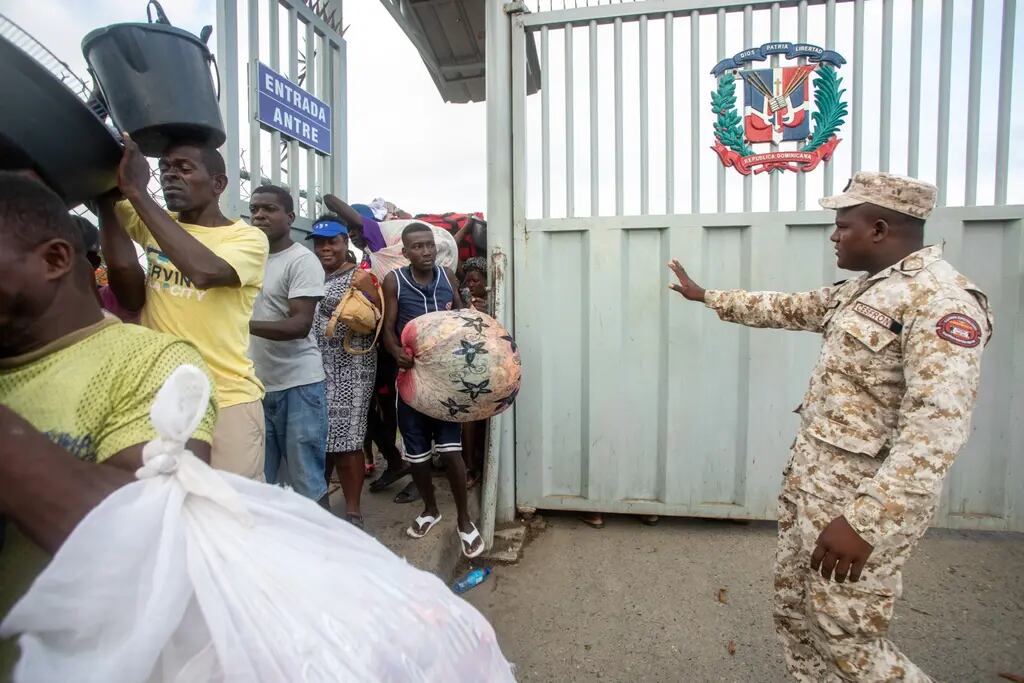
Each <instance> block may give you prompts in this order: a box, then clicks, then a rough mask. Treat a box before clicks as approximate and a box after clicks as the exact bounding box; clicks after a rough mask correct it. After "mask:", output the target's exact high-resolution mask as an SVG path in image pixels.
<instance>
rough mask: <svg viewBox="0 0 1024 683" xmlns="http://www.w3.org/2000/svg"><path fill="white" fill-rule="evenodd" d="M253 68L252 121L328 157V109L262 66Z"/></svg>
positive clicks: (260, 64) (329, 143)
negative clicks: (256, 98) (254, 106)
mask: <svg viewBox="0 0 1024 683" xmlns="http://www.w3.org/2000/svg"><path fill="white" fill-rule="evenodd" d="M256 66H257V68H256V91H257V93H258V95H259V107H258V108H257V114H256V118H258V119H259V121H260V122H261V123H262V124H264V125H266V126H268V127H270V128H273V129H274V130H277V131H280V132H282V133H284V134H285V135H287V136H288V137H290V138H293V139H295V140H296V141H298V143H299V144H301V145H305V146H306V147H312V148H313V149H315V150H316V151H318V152H321V153H323V154H330V153H331V108H330V107H329V106H327V104H325V103H324V102H323V101H321V100H318V99H317V98H315V97H313V96H312V95H310V94H309V93H308V92H306V91H305V90H303V89H302V88H300V87H299V86H297V85H295V84H294V83H292V82H291V81H290V80H288V79H287V78H285V77H284V76H282V75H281V74H279V73H277V72H276V71H274V70H273V69H271V68H270V67H269V66H267V65H266V64H264V63H263V62H257V65H256Z"/></svg>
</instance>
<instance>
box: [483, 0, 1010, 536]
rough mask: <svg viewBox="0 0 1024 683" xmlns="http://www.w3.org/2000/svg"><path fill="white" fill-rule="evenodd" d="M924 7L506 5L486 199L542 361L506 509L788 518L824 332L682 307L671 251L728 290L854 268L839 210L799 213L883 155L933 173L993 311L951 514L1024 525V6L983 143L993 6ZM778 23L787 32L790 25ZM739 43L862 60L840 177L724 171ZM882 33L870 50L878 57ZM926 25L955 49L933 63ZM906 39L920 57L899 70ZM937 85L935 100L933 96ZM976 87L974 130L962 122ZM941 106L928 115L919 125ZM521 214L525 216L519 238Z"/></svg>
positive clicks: (524, 396) (504, 436)
mask: <svg viewBox="0 0 1024 683" xmlns="http://www.w3.org/2000/svg"><path fill="white" fill-rule="evenodd" d="M496 4H500V3H496ZM580 4H588V3H586V2H582V3H580ZM589 4H595V3H589ZM924 4H925V3H923V2H921V1H920V0H905V1H904V2H901V1H900V0H876V1H872V0H852V1H851V2H842V1H840V2H836V1H835V0H827V1H822V2H813V1H812V2H808V1H807V0H803V1H801V2H764V1H755V2H741V1H738V0H717V1H715V2H713V1H711V0H649V1H647V2H631V3H630V2H626V3H622V4H616V5H598V6H589V7H580V8H574V9H563V10H554V11H542V12H538V13H535V14H530V13H525V12H523V9H524V6H523V4H522V3H507V4H506V5H505V7H504V8H503V9H504V10H505V11H508V12H509V14H508V15H507V16H504V15H503V14H502V11H501V10H497V9H493V8H492V9H491V10H490V13H489V16H488V79H489V84H488V93H487V99H488V137H489V147H488V152H489V155H488V174H489V183H488V189H489V206H488V212H489V218H490V222H491V226H492V231H493V232H495V234H494V236H493V237H492V240H493V241H494V243H495V251H496V252H497V258H499V259H502V258H504V255H505V254H507V253H508V252H509V251H511V254H512V258H511V262H512V264H513V268H512V273H511V274H509V273H504V272H503V273H501V274H500V275H498V276H497V278H496V282H495V284H496V287H497V289H498V292H497V299H498V308H499V317H503V318H504V320H505V321H506V322H507V323H508V324H513V325H514V329H515V334H516V337H517V341H518V343H519V346H520V349H521V352H522V355H523V368H524V383H523V389H522V393H521V394H520V397H519V400H518V402H517V405H516V409H515V415H514V427H513V425H512V424H510V423H512V421H513V420H512V419H511V418H509V417H505V419H504V421H499V423H498V424H497V425H496V427H495V429H494V432H495V437H494V438H492V455H494V456H495V457H494V460H495V462H498V463H499V464H500V473H499V475H498V477H497V480H498V481H497V493H496V497H497V501H498V518H499V520H501V519H507V518H509V517H510V515H511V511H512V500H513V498H514V502H515V503H516V504H518V505H526V506H532V507H537V508H548V509H568V510H596V511H605V512H628V513H650V514H666V515H694V516H706V517H735V518H754V519H771V518H774V516H775V500H776V497H777V493H778V488H779V483H780V474H781V470H782V467H783V465H784V463H785V460H786V457H787V454H788V448H789V445H790V442H791V441H792V438H793V436H794V434H795V431H796V428H797V418H796V416H795V415H793V414H792V412H791V411H792V409H793V407H794V406H795V405H796V404H797V403H798V402H799V400H800V397H801V395H802V393H803V390H804V388H805V385H806V381H807V378H808V376H809V372H810V369H811V367H812V365H813V362H814V359H815V357H816V352H817V349H818V347H819V344H820V338H819V337H817V336H816V335H807V334H799V333H792V332H782V331H763V330H750V329H747V328H742V327H739V326H735V325H728V324H726V323H722V322H720V321H718V319H717V317H716V316H715V315H714V314H713V313H712V312H710V311H708V310H705V309H702V308H701V307H699V306H696V305H693V304H689V305H685V304H684V303H682V302H679V301H675V299H674V298H673V297H675V296H676V295H674V294H672V293H671V292H669V291H668V290H667V288H666V287H665V285H666V283H667V278H668V275H669V274H668V271H667V269H666V268H665V264H666V262H667V261H668V260H669V259H670V258H672V257H679V258H680V259H681V260H682V261H683V262H684V263H685V264H686V265H687V268H688V270H689V271H690V272H691V273H692V274H693V276H694V277H695V278H696V279H697V280H698V282H701V283H702V284H703V285H705V286H708V287H714V288H732V287H742V288H749V289H766V290H771V289H774V290H791V291H795V290H806V289H810V288H812V287H818V286H820V285H821V283H823V282H825V283H827V282H831V281H834V280H838V279H841V277H848V275H847V276H843V275H840V274H839V272H838V271H836V269H835V265H834V257H833V255H832V253H831V247H830V245H829V243H828V241H827V238H828V234H829V232H830V230H831V227H832V226H831V222H832V218H833V214H832V212H826V211H820V210H807V208H806V207H807V206H808V205H809V204H810V205H816V199H817V197H818V196H821V195H823V194H831V193H833V192H834V191H835V190H837V189H839V188H841V187H842V184H843V183H845V179H846V178H847V177H848V175H850V174H851V172H852V171H854V170H858V169H860V168H865V169H871V168H877V169H882V170H891V171H892V172H897V173H907V174H912V175H917V176H918V177H923V178H926V179H931V180H933V181H936V180H937V181H938V182H937V184H939V186H940V188H943V194H942V199H941V203H942V204H943V207H942V208H940V209H939V210H937V211H936V212H935V214H934V216H933V217H932V219H931V220H930V221H929V223H928V235H927V238H928V241H929V242H936V241H940V240H943V241H945V243H946V257H947V258H948V259H949V260H950V261H951V262H952V263H953V264H955V265H956V266H957V267H958V268H960V269H961V270H962V271H964V272H965V273H967V274H968V275H969V276H970V277H972V278H973V279H974V280H975V281H977V282H978V283H979V284H980V285H981V286H982V287H983V288H984V289H985V290H986V291H987V292H988V294H989V295H990V299H991V302H992V305H993V307H994V311H995V316H996V335H995V337H994V339H993V341H992V343H991V344H990V345H989V348H988V349H987V351H986V357H985V363H984V373H983V379H982V388H981V396H980V398H979V401H978V405H977V409H976V412H975V418H974V427H973V435H972V437H971V440H970V442H969V443H968V445H967V446H966V448H965V449H964V451H963V452H962V453H961V455H960V457H959V459H958V462H957V463H956V465H955V467H954V468H953V470H952V472H951V474H950V476H949V478H948V480H947V484H946V487H945V491H944V494H943V501H942V507H941V509H940V513H939V517H938V519H937V522H936V523H937V524H938V525H941V526H947V527H954V528H978V529H1012V530H1018V531H1024V422H1022V421H1021V420H1020V419H1019V416H1020V415H1024V399H1022V397H1021V392H1020V389H1019V388H1018V387H1021V386H1024V315H1022V313H1024V297H1022V287H1021V282H1022V278H1024V241H1022V225H1024V206H1022V205H1021V204H1020V203H1019V202H1020V199H1019V198H1018V197H1017V196H1013V193H1014V192H1017V190H1016V189H1015V188H1016V185H1015V184H1013V183H1011V182H1010V180H1011V178H1013V177H1015V175H1016V177H1018V178H1019V176H1020V169H1015V168H1013V167H1011V165H1010V155H1009V139H1010V126H1011V120H1012V119H1011V101H1012V88H1011V84H1012V79H1013V62H1014V57H1015V55H1017V52H1016V51H1015V49H1014V38H1015V37H1014V25H1015V16H1016V15H1015V11H1016V3H1015V0H1004V2H1002V3H996V5H997V8H998V10H999V16H1001V18H1002V25H1001V30H1000V36H999V38H1000V40H999V42H998V43H994V44H996V45H998V50H996V51H995V52H994V54H995V55H996V58H997V59H998V67H997V68H996V73H997V78H998V79H999V85H998V88H996V89H994V90H993V92H997V95H996V96H995V97H992V98H990V99H994V100H996V107H995V110H996V115H995V116H994V117H993V118H994V119H995V124H996V125H995V144H994V145H992V144H991V141H989V142H988V145H987V147H986V146H985V144H984V143H986V138H982V136H981V130H980V129H981V126H980V121H981V114H982V99H981V92H982V84H983V83H984V82H985V80H984V79H985V78H989V77H991V76H990V74H989V73H988V72H986V71H983V67H984V64H985V63H986V59H988V60H991V58H992V57H991V55H987V56H985V55H983V49H982V41H983V40H984V38H986V37H988V38H990V40H989V42H990V43H993V41H992V40H991V37H990V36H988V35H986V34H984V33H983V27H984V24H985V22H984V21H983V20H984V18H985V16H986V6H985V3H984V1H983V0H975V1H974V2H970V1H969V0H968V2H966V3H965V2H959V3H954V2H953V0H944V2H943V3H942V7H941V9H942V12H941V18H939V17H938V15H931V14H930V15H928V21H925V20H924V19H925V15H924ZM929 7H930V8H932V9H937V8H938V3H934V4H929ZM988 11H990V12H991V11H993V7H992V3H991V2H990V4H989V10H988ZM956 12H961V13H964V12H967V14H968V15H969V19H970V21H971V31H970V41H969V42H968V43H966V45H965V44H963V40H961V39H959V38H958V41H957V42H956V43H954V41H953V26H954V23H955V20H956V16H957V15H956ZM894 14H895V16H896V18H897V19H899V18H900V17H904V18H906V20H907V22H908V24H909V35H910V41H909V43H906V41H896V42H895V44H894V36H893V26H894V24H893V21H894ZM878 19H880V20H881V26H880V27H879V26H878V25H877V24H875V25H874V28H880V29H881V30H880V31H875V30H873V27H872V24H873V22H875V21H877V20H878ZM782 25H790V26H795V34H794V35H792V36H790V35H780V27H781V26H782ZM879 34H880V36H881V41H880V42H879V41H877V40H876V38H875V37H876V36H878V35H879ZM741 35H742V43H741V44H740V45H741V47H740V48H739V49H743V48H745V47H749V46H750V45H753V44H755V43H759V42H761V41H759V40H756V38H757V37H758V36H759V35H763V36H764V38H766V39H770V40H779V39H782V40H793V41H807V40H809V41H810V42H812V43H817V44H819V45H823V46H825V47H826V48H828V49H835V48H836V46H837V45H838V46H839V47H840V48H842V49H843V50H844V52H845V54H846V56H847V58H848V59H849V62H850V63H849V64H848V65H847V66H846V67H844V69H843V72H842V73H841V76H842V77H843V78H844V87H846V88H847V89H848V90H849V92H848V95H847V97H849V99H850V103H851V117H850V120H849V122H848V123H847V126H846V127H845V128H844V129H843V137H844V138H845V140H844V142H843V145H845V148H843V147H841V148H840V149H844V151H843V152H842V154H837V156H836V158H834V159H833V161H832V162H831V164H829V165H828V166H827V167H826V168H825V170H824V171H822V170H821V169H819V170H818V171H816V172H814V173H811V174H807V175H806V176H804V175H801V176H799V177H794V176H792V175H786V176H782V174H776V173H773V174H770V177H767V178H766V177H763V176H760V177H753V178H751V177H746V178H739V177H734V176H733V175H732V174H733V171H731V170H728V171H727V169H724V168H721V167H718V166H717V159H716V158H715V155H714V154H713V153H712V152H711V151H710V150H709V149H708V147H709V146H710V142H711V141H710V137H711V135H710V133H711V131H710V122H709V119H710V113H705V110H706V109H708V108H709V105H708V102H707V93H708V92H709V91H710V90H711V89H712V87H713V80H712V78H711V77H710V76H708V75H707V74H708V72H709V71H710V69H711V67H712V66H713V65H714V63H715V62H716V61H717V60H718V59H719V58H721V57H724V56H726V55H731V54H733V53H734V52H737V51H738V49H734V47H735V45H736V44H737V41H739V40H740V36H741ZM866 35H867V36H871V41H872V43H876V42H877V43H878V45H874V44H871V50H872V51H871V52H866V48H865V36H866ZM654 36H657V37H658V39H657V43H658V48H657V50H653V51H652V49H651V48H650V47H649V46H650V45H651V44H652V43H653V42H654V41H653V37H654ZM531 39H535V40H538V42H539V44H540V53H541V79H542V87H541V93H540V95H539V96H537V98H535V100H536V99H538V98H539V100H540V101H539V103H537V102H536V101H535V100H534V101H532V102H531V101H530V100H528V98H527V96H526V74H527V71H526V69H527V66H526V53H527V49H526V47H527V41H528V40H531ZM930 41H934V46H935V48H936V50H935V51H936V52H937V53H938V60H937V63H935V64H931V63H930V64H928V66H927V68H926V67H925V66H924V65H923V63H922V54H923V52H924V50H925V48H926V47H929V46H931V45H932V42H930ZM609 47H610V49H608V48H609ZM506 50H507V52H505V51H506ZM687 50H688V52H687ZM875 52H879V53H880V56H878V55H875V54H874V53H875ZM894 52H895V53H897V54H903V55H906V56H908V57H909V58H908V59H904V60H902V61H894V59H893V55H894ZM960 52H964V58H963V59H962V60H961V59H959V57H960ZM652 54H654V55H655V57H658V56H660V57H661V59H660V60H658V59H651V56H652ZM559 55H564V58H563V61H562V63H561V64H560V65H558V68H553V62H552V60H553V59H554V58H555V57H557V56H559ZM983 57H984V58H983ZM872 59H875V60H876V61H875V62H874V64H875V66H874V67H872V66H871V64H872ZM961 62H962V63H961ZM879 65H880V66H879ZM634 69H635V70H634ZM872 71H873V72H874V74H875V78H874V79H873V80H871V81H868V82H866V80H865V75H866V74H867V75H871V73H872ZM687 74H688V81H689V82H688V84H687V86H688V87H687V88H684V89H681V88H680V87H679V83H680V81H682V80H686V79H687ZM960 75H963V76H964V78H963V79H959V78H954V76H957V77H959V76H960ZM662 79H663V80H662ZM961 80H962V81H963V82H961ZM652 84H653V85H652ZM933 89H936V90H937V92H939V94H940V98H939V100H940V101H939V102H938V107H937V110H935V111H933V110H932V109H931V108H929V107H927V106H925V107H922V102H923V97H922V96H923V95H924V96H927V95H928V94H929V93H930V92H932V90H933ZM958 89H963V91H964V92H963V95H965V96H966V104H965V107H966V110H967V116H966V135H962V134H961V133H959V132H958V133H957V134H956V135H951V133H950V116H951V113H950V102H951V101H963V98H960V99H958V95H957V92H958ZM659 90H660V91H661V92H660V93H659V92H657V91H659ZM563 91H564V92H563ZM601 93H604V94H605V96H604V99H602V98H601ZM656 95H657V96H656ZM559 98H560V99H561V101H560V102H559V101H558V100H559ZM951 98H952V99H951ZM655 101H656V106H652V102H655ZM553 104H554V107H553ZM553 108H554V109H555V116H554V117H553V116H552V109H553ZM631 116H632V118H631ZM879 117H880V118H879ZM680 119H683V120H686V121H687V125H685V126H677V125H676V124H677V121H678V120H680ZM923 120H928V121H931V122H934V123H935V126H934V128H933V129H930V130H928V129H925V127H924V126H923V125H922V126H921V127H918V126H917V123H918V121H923ZM580 121H582V122H583V125H584V126H585V127H586V126H587V124H589V128H588V129H589V134H584V132H583V131H582V130H581V128H580V127H579V122H580ZM873 121H880V122H881V123H880V124H879V125H874V123H873ZM704 123H707V125H704ZM960 130H961V129H960V128H958V129H957V131H960ZM606 133H607V134H606ZM654 138H656V140H655V139H654ZM611 141H614V142H613V143H612V142H611ZM961 143H963V145H961V146H960V147H959V148H958V147H957V145H960V144H961ZM979 149H982V150H983V152H982V153H979ZM659 150H661V151H659ZM984 150H988V151H989V152H991V153H989V154H987V155H986V154H985V153H984ZM563 152H564V155H563ZM687 157H688V158H687ZM989 157H991V158H989ZM961 159H963V162H962V163H961V161H960V160H961ZM606 161H607V162H608V163H606ZM581 168H584V169H587V168H588V169H589V172H587V171H586V170H585V171H583V172H580V170H579V169H581ZM655 171H656V172H655ZM727 173H728V174H727ZM979 173H980V177H979ZM559 175H560V176H561V179H559V178H558V176H559ZM655 176H656V177H655ZM989 178H992V180H991V181H990V180H989ZM560 180H564V184H563V183H561V182H559V181H560ZM631 187H632V188H633V189H632V190H631V189H630V188H631ZM509 188H511V190H510V189H509ZM659 188H660V189H659ZM979 193H981V194H982V195H983V196H981V197H979ZM584 198H585V199H584ZM1008 199H1011V200H1016V201H1017V202H1018V203H1016V204H1008V203H1007V202H1008ZM978 203H987V204H988V205H986V206H976V204H978ZM957 204H962V206H957ZM680 211H685V213H681V212H680ZM506 218H507V219H508V220H509V221H510V224H511V230H508V231H507V232H501V224H502V221H503V219H506ZM496 228H497V230H496ZM509 276H511V279H512V283H513V286H512V287H511V288H508V287H507V284H508V282H507V280H508V279H509ZM670 294H672V296H671V297H670ZM513 314H514V315H513ZM513 453H514V462H513ZM513 468H514V481H513V479H512V474H513ZM492 493H493V492H492ZM485 494H486V492H485Z"/></svg>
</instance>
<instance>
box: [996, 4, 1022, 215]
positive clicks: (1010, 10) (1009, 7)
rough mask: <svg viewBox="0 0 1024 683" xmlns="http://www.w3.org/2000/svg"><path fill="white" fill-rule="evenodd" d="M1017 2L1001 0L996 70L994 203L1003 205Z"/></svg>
mask: <svg viewBox="0 0 1024 683" xmlns="http://www.w3.org/2000/svg"><path fill="white" fill-rule="evenodd" d="M1016 21H1017V0H1003V36H1002V50H1001V51H1000V60H999V64H1000V67H999V69H1000V71H999V118H998V123H997V124H996V196H995V202H994V203H996V204H1005V203H1006V190H1007V175H1008V174H1009V172H1010V100H1011V98H1012V97H1013V38H1014V23H1015V22H1016Z"/></svg>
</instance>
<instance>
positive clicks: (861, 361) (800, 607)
mask: <svg viewBox="0 0 1024 683" xmlns="http://www.w3.org/2000/svg"><path fill="white" fill-rule="evenodd" d="M935 195H936V189H935V187H934V186H932V185H928V184H926V183H922V182H919V181H917V180H913V179H910V178H901V177H898V176H891V175H887V174H883V173H867V172H861V173H858V174H857V175H856V176H855V177H854V178H853V179H852V180H851V181H850V184H849V185H847V189H846V191H845V192H844V194H841V195H838V196H836V197H829V198H826V199H822V200H821V205H822V206H823V207H825V208H827V209H836V210H837V215H836V229H835V232H834V233H833V234H832V237H831V239H832V241H833V242H834V243H835V245H836V255H837V260H838V265H839V267H840V268H844V269H847V270H855V271H867V272H866V274H864V275H861V276H860V277H857V278H854V279H852V280H847V281H845V282H840V283H836V284H835V285H833V286H831V287H824V288H822V289H818V290H815V291H811V292H804V293H797V294H781V293H776V292H744V291H713V290H706V291H705V290H703V289H701V288H700V287H699V286H698V285H696V283H694V282H693V281H692V280H691V279H690V278H689V277H688V276H687V275H686V271H685V270H683V268H682V266H680V265H679V262H678V261H674V262H673V263H672V264H670V267H671V268H672V270H673V271H674V272H675V274H676V276H677V278H678V280H679V284H674V285H672V288H673V289H675V290H676V291H678V292H679V293H681V294H682V295H683V296H684V297H686V298H687V299H691V300H695V301H703V302H704V303H705V304H706V305H707V306H708V307H709V308H712V309H714V310H715V312H716V313H718V316H719V317H720V318H721V319H722V320H726V321H729V322H736V323H740V324H743V325H748V326H750V327H775V328H784V329H789V330H807V331H813V332H819V333H821V335H822V337H823V343H822V348H821V353H820V355H819V356H818V363H817V366H816V367H815V368H814V371H813V374H812V375H811V381H810V386H809V387H808V389H807V393H806V394H805V396H804V400H803V404H802V405H801V407H800V408H798V412H799V413H800V430H799V432H798V433H797V437H796V440H795V442H794V444H793V448H792V451H791V455H790V460H789V464H788V465H787V466H786V469H785V471H784V473H783V475H784V482H783V487H782V494H781V496H780V497H779V543H778V549H777V554H776V560H775V601H774V606H775V609H774V612H775V625H776V631H777V633H778V635H779V638H780V639H781V640H782V643H783V646H784V648H785V654H786V663H787V666H788V668H789V671H790V673H791V674H792V675H793V676H794V677H795V678H796V679H797V680H800V681H930V680H932V679H930V678H929V677H928V676H927V675H926V674H925V673H924V672H923V671H921V669H919V668H918V667H917V666H915V665H914V664H913V662H911V661H910V660H909V659H907V657H906V656H905V655H904V654H903V653H901V652H900V650H899V649H898V648H897V647H896V645H895V644H893V642H892V641H890V640H888V639H887V633H888V629H889V623H890V621H891V619H892V614H893V605H894V603H895V601H896V599H897V598H898V597H899V596H900V593H901V590H902V584H901V571H902V569H903V565H904V563H905V562H906V561H907V558H908V556H909V555H910V553H911V551H912V550H913V548H914V546H915V545H916V544H917V541H918V539H919V538H920V537H921V535H922V534H924V532H925V530H926V529H927V528H928V525H929V523H930V521H931V519H932V517H933V515H934V513H935V509H936V507H937V505H938V501H939V493H940V491H941V488H942V480H943V478H944V477H945V475H946V472H947V471H948V470H949V467H950V465H952V463H953V460H954V458H955V457H956V454H957V452H958V451H959V450H960V447H961V446H963V444H964V442H965V441H966V440H967V436H968V433H969V429H970V419H971V410H972V408H973V406H974V400H975V396H976V395H977V389H978V377H979V371H980V366H981V353H982V349H983V348H984V346H985V343H987V341H988V339H989V337H990V336H991V333H992V320H991V315H990V314H989V310H988V303H987V300H986V297H985V295H984V293H982V292H981V290H979V289H978V287H977V286H975V285H974V284H972V283H971V282H970V281H968V280H967V279H966V278H965V277H964V276H963V275H961V274H960V273H958V272H957V271H956V270H955V269H954V268H953V267H952V266H951V265H950V264H949V263H948V262H946V261H945V260H943V258H942V246H941V245H933V246H930V247H924V246H923V228H924V221H925V219H926V218H927V217H928V216H929V215H930V214H931V211H932V209H933V207H934V205H935Z"/></svg>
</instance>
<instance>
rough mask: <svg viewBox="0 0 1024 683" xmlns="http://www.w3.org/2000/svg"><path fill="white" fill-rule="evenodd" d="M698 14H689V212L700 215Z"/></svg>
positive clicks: (694, 12) (693, 12)
mask: <svg viewBox="0 0 1024 683" xmlns="http://www.w3.org/2000/svg"><path fill="white" fill-rule="evenodd" d="M700 76H701V74H700V12H698V11H697V10H693V11H692V12H690V212H691V213H700V155H699V150H698V149H697V148H698V147H699V146H700V145H698V144H697V142H698V141H697V139H696V138H697V136H699V135H700V134H699V133H698V132H697V122H698V121H700V105H701V101H700V91H701V88H700V87H699V86H698V85H697V84H698V83H699V82H700Z"/></svg>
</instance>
